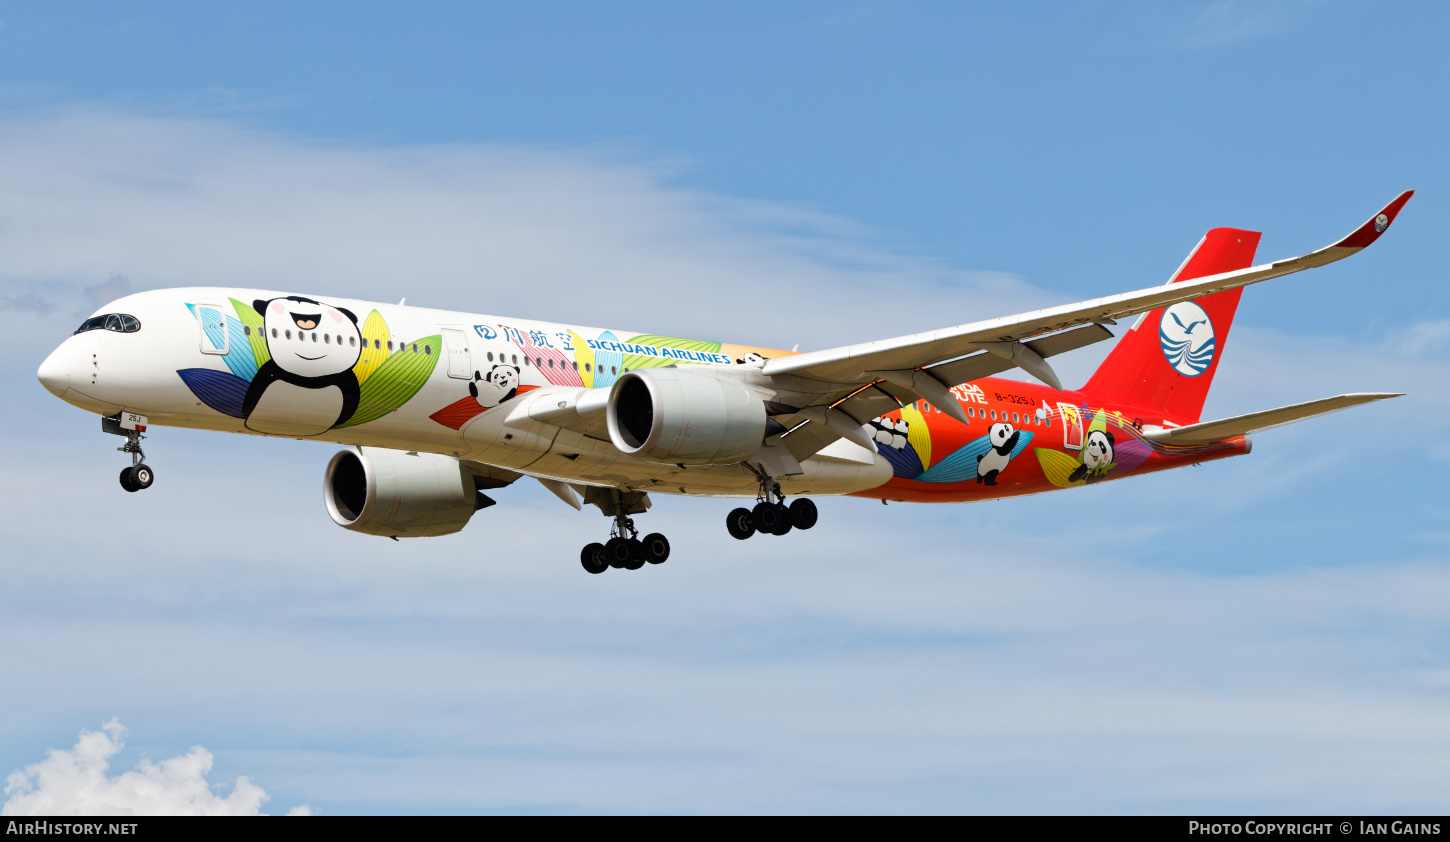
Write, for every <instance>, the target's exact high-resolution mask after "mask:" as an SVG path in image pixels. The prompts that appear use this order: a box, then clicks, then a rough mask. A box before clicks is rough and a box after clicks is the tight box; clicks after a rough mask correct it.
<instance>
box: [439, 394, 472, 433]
mask: <svg viewBox="0 0 1450 842" xmlns="http://www.w3.org/2000/svg"><path fill="white" fill-rule="evenodd" d="M483 412H484V409H483V407H481V406H479V405H478V401H476V400H474V399H473V397H472V396H470V397H466V398H459V399H458V400H456V401H454V402H453V403H450V404H449V405H447V406H445V407H443V408H442V409H440V410H438V411H437V412H435V413H433V414H432V415H430V416H428V417H429V418H432V419H433V420H434V421H437V422H438V423H439V424H442V425H443V426H445V427H447V428H448V429H450V430H461V429H463V425H464V424H467V423H468V422H469V421H471V420H473V419H474V418H476V417H478V416H479V415H481V414H483Z"/></svg>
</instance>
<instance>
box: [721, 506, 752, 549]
mask: <svg viewBox="0 0 1450 842" xmlns="http://www.w3.org/2000/svg"><path fill="white" fill-rule="evenodd" d="M725 528H726V529H727V530H729V531H730V537H732V538H737V539H739V540H741V541H744V540H745V539H746V538H749V537H750V536H751V535H754V534H755V519H754V518H753V517H751V515H750V510H749V509H733V510H731V512H730V514H728V515H726V516H725Z"/></svg>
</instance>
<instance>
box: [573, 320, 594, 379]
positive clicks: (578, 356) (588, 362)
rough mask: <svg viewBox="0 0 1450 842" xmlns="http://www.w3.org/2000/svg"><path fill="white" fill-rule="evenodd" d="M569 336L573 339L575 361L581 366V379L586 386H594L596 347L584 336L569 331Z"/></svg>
mask: <svg viewBox="0 0 1450 842" xmlns="http://www.w3.org/2000/svg"><path fill="white" fill-rule="evenodd" d="M569 338H570V339H571V340H573V343H572V344H573V345H574V362H575V363H576V364H578V366H579V379H580V380H581V381H583V383H584V388H586V389H593V388H594V349H593V348H590V347H589V343H587V342H585V341H584V337H582V336H580V335H579V334H577V333H575V332H574V331H572V330H571V331H569Z"/></svg>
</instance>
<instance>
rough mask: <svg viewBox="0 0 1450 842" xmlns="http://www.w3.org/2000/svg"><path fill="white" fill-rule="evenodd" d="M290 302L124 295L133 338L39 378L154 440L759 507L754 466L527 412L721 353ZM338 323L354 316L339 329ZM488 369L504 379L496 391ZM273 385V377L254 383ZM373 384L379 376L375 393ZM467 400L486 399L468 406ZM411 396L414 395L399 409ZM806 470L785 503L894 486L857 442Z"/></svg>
mask: <svg viewBox="0 0 1450 842" xmlns="http://www.w3.org/2000/svg"><path fill="white" fill-rule="evenodd" d="M287 296H288V293H285V292H276V291H268V290H251V289H216V288H188V289H170V290H157V291H153V292H144V293H138V294H136V295H131V296H127V297H125V298H122V299H120V300H118V301H115V302H113V303H111V304H109V305H107V306H106V307H105V308H103V309H102V310H100V311H99V312H100V313H123V314H126V315H129V316H132V317H134V318H135V319H136V320H138V321H139V323H140V329H139V330H136V331H134V332H118V331H113V330H105V329H96V330H89V331H86V332H83V333H78V334H76V335H74V336H71V337H70V338H68V339H66V340H65V341H64V342H63V343H62V344H61V345H60V347H58V348H57V349H56V350H55V351H54V352H53V353H52V354H51V355H50V357H49V358H47V359H46V361H45V363H44V364H43V365H42V366H41V369H40V372H39V376H40V379H41V381H42V382H43V383H44V384H45V386H46V388H47V389H49V390H50V391H51V392H53V393H54V394H56V395H57V396H58V397H60V398H62V399H64V400H65V401H67V402H68V403H71V404H73V405H75V406H77V407H80V408H82V409H85V410H88V411H91V412H96V413H98V414H100V415H103V416H112V415H115V414H117V413H119V412H123V411H124V412H130V413H136V414H139V415H144V416H147V418H148V419H149V423H150V424H152V425H163V426H176V427H192V428H199V429H208V430H218V431H222V432H229V433H246V434H251V435H276V436H284V437H289V438H299V439H302V438H305V439H315V440H318V441H327V442H333V443H336V444H345V445H362V446H370V447H382V448H390V449H395V450H417V451H425V452H431V453H438V454H444V455H450V456H455V457H458V458H461V459H466V460H471V461H477V462H482V463H485V464H488V465H495V466H499V467H504V468H509V469H512V470H516V471H521V472H525V473H528V474H532V475H536V476H541V477H547V478H554V479H561V480H565V481H568V482H574V483H579V484H585V485H598V486H610V487H626V488H631V489H635V490H644V491H658V492H661V493H667V494H697V495H711V496H741V497H753V496H755V494H756V491H757V488H758V482H757V479H756V477H755V475H754V474H752V473H751V472H750V470H749V469H747V468H746V467H745V466H744V465H742V464H734V465H716V466H708V465H707V466H690V467H688V468H686V467H681V466H678V465H673V464H660V463H656V462H651V461H646V460H642V459H639V458H635V457H631V456H627V455H625V454H622V453H620V451H619V450H618V449H617V448H616V447H615V446H614V445H613V444H612V443H611V442H610V441H608V440H607V439H605V438H602V437H591V436H589V435H584V434H582V433H579V432H575V431H573V430H570V429H563V428H561V427H559V426H555V425H552V424H548V423H544V422H542V421H538V420H535V419H534V418H532V417H531V412H530V411H531V409H533V410H536V411H537V410H538V409H539V408H541V407H543V408H548V407H553V406H555V405H556V403H557V401H558V400H559V399H560V397H561V396H563V395H565V394H566V393H567V394H569V395H574V394H576V393H577V391H578V389H579V388H580V387H581V386H583V387H588V388H594V389H600V388H608V387H610V386H611V385H612V384H613V383H614V381H615V379H616V378H617V377H618V375H619V374H620V373H622V372H621V369H622V368H624V367H625V366H624V365H623V363H625V362H626V360H628V359H634V360H636V361H640V360H646V361H647V362H646V363H645V364H648V365H692V366H704V367H705V368H703V369H701V370H702V371H705V370H708V369H714V370H716V371H719V370H721V369H722V368H725V367H738V364H737V361H736V360H735V359H732V357H733V356H734V353H735V351H736V348H737V346H724V347H721V346H713V347H714V348H716V349H717V350H710V347H711V344H710V343H687V342H684V341H683V340H668V339H666V338H663V337H653V336H650V337H639V343H638V344H631V343H630V342H629V341H628V338H632V337H635V336H636V335H635V334H632V333H629V332H627V331H612V332H611V331H601V330H599V329H595V328H586V327H582V326H577V325H561V324H554V323H547V322H534V321H527V320H522V319H501V318H499V317H496V316H487V315H481V314H473V313H462V312H453V311H445V310H430V309H424V308H418V307H405V306H402V305H389V304H377V303H372V302H365V301H355V300H347V299H337V298H331V297H318V299H319V300H320V301H324V302H325V304H317V306H315V307H314V306H312V305H313V304H316V302H314V301H312V299H311V298H302V297H293V298H287ZM279 299H286V300H287V301H288V302H289V303H288V305H287V306H288V307H290V308H292V311H293V312H282V310H281V308H280V307H276V308H273V309H274V310H275V312H268V313H267V315H266V319H265V321H264V320H263V314H262V313H256V312H253V311H252V308H251V305H252V303H253V302H254V301H255V302H257V303H258V306H261V305H262V304H263V303H264V302H274V301H277V300H279ZM243 304H245V306H243ZM264 309H266V308H264ZM308 310H316V311H318V313H319V314H320V318H319V319H318V320H316V321H305V320H304V319H306V318H307V317H309V316H310V315H312V314H311V313H310V312H301V311H308ZM299 312H301V314H300V315H299ZM337 312H342V313H344V314H346V315H348V316H349V317H355V318H353V320H352V321H348V320H346V319H339V317H338V316H337ZM299 325H308V326H309V327H308V329H303V328H301V327H298V326H299ZM383 337H386V339H384V338H383ZM600 337H605V338H602V339H601V338H600ZM359 342H361V344H362V346H363V350H362V351H361V354H360V355H359V351H358V350H357V343H359ZM648 343H653V344H648ZM671 343H673V347H671ZM700 347H704V348H705V349H706V350H703V351H702V350H699V348H700ZM751 350H752V352H753V351H755V350H757V349H751ZM722 351H725V352H728V353H722ZM631 352H633V353H631ZM328 353H331V354H333V355H334V356H345V357H347V358H348V359H349V360H357V361H358V362H356V366H357V370H358V375H357V377H356V378H354V379H353V380H352V381H351V382H349V381H348V380H347V378H349V377H352V374H351V370H348V372H346V373H345V374H344V375H342V382H337V378H338V377H339V375H338V374H337V373H336V369H337V368H338V366H333V367H332V368H330V369H323V368H318V367H319V366H324V365H325V363H321V362H317V359H321V358H323V357H325V356H326V354H328ZM394 357H396V358H397V359H394ZM269 358H270V362H267V360H268V359H269ZM314 358H316V359H314ZM750 364H752V361H749V360H747V362H746V363H745V365H750ZM755 364H757V365H758V363H755ZM268 366H271V368H270V369H269V368H268ZM306 366H312V367H313V368H317V369H318V371H323V372H324V373H323V374H321V375H319V374H317V373H316V372H315V371H310V370H307V369H306ZM494 369H502V370H501V371H493V370H494ZM491 371H492V372H493V374H494V377H493V380H488V379H485V378H486V377H487V376H488V375H489V374H490V373H491ZM269 373H270V374H271V375H273V376H275V377H276V378H277V379H274V380H271V381H270V382H268V383H267V384H266V385H265V388H264V387H263V386H262V385H257V384H260V383H262V382H263V381H267V380H268V374H269ZM326 378H333V379H332V380H328V379H326ZM368 378H376V379H374V380H373V381H372V385H371V386H370V385H369V382H368ZM512 378H516V381H517V389H516V392H517V393H516V395H515V396H514V397H512V398H510V399H507V400H505V401H503V402H502V403H499V402H498V401H499V395H498V394H497V393H498V392H499V390H500V389H506V388H511V387H513V381H512ZM359 380H360V381H362V385H361V387H360V398H359V397H358V395H359V387H357V386H356V385H354V384H355V383H356V382H357V381H359ZM495 381H497V383H503V384H504V385H503V386H499V385H497V383H496V382H495ZM470 384H477V385H475V386H474V389H473V390H472V392H470V388H469V387H470ZM480 387H482V388H480ZM349 390H351V391H352V393H353V396H354V397H353V399H352V401H351V403H352V405H353V409H352V412H351V414H350V417H345V418H343V419H342V420H341V421H339V417H340V415H346V414H347V413H348V405H349V398H348V396H347V395H348V392H349ZM400 395H404V396H406V397H404V398H402V400H401V403H399V404H398V405H396V406H394V405H392V402H396V401H398V400H399V396H400ZM247 400H251V404H250V405H247V406H246V411H245V412H243V411H242V407H243V404H244V402H245V401H247ZM470 401H473V402H474V403H473V404H470V403H469V402H470ZM218 407H220V409H219V408H218ZM802 467H803V468H804V473H803V474H801V475H798V476H792V477H788V478H784V479H783V480H782V485H783V486H785V487H786V488H785V490H786V492H787V493H788V494H792V495H801V494H812V495H832V494H847V493H851V492H855V491H862V490H866V489H869V488H875V487H877V486H880V485H882V484H884V483H885V482H886V481H887V480H889V479H890V478H891V469H890V467H889V465H887V464H886V462H885V461H884V460H883V459H882V458H881V457H880V456H878V455H877V454H875V453H871V452H868V451H866V450H864V449H862V448H859V447H855V446H854V445H848V444H847V443H845V442H841V443H838V445H837V446H832V447H828V448H827V449H826V450H824V451H822V452H821V453H820V454H818V455H816V456H815V457H813V458H810V459H807V460H805V461H804V462H803V463H802Z"/></svg>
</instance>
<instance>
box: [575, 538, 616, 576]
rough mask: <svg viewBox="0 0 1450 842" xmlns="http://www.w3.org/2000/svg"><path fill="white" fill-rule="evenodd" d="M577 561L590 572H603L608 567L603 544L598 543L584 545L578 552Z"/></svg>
mask: <svg viewBox="0 0 1450 842" xmlns="http://www.w3.org/2000/svg"><path fill="white" fill-rule="evenodd" d="M579 562H580V563H581V564H583V565H584V569H585V570H588V571H589V572H590V573H603V572H604V571H606V570H608V569H609V561H608V559H606V558H605V556H604V545H603V544H600V543H593V544H589V545H587V546H585V547H584V551H583V552H581V553H579Z"/></svg>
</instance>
